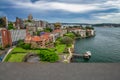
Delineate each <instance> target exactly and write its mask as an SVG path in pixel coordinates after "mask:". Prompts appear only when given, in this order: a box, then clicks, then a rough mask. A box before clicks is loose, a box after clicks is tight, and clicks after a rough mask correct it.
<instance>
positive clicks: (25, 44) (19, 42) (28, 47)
mask: <svg viewBox="0 0 120 80" xmlns="http://www.w3.org/2000/svg"><path fill="white" fill-rule="evenodd" d="M17 46H18V47H21V48H23V49H30V48H31V44H27V43H24V42H23V41H22V40H19V41H18V45H17Z"/></svg>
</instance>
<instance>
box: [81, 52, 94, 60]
mask: <svg viewBox="0 0 120 80" xmlns="http://www.w3.org/2000/svg"><path fill="white" fill-rule="evenodd" d="M91 55H92V54H91V52H90V51H87V52H86V53H84V54H83V58H84V59H88V60H89V59H90V58H91Z"/></svg>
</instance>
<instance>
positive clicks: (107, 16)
mask: <svg viewBox="0 0 120 80" xmlns="http://www.w3.org/2000/svg"><path fill="white" fill-rule="evenodd" d="M93 16H94V18H96V19H97V20H100V21H101V22H103V21H105V22H113V23H120V13H99V14H97V15H93Z"/></svg>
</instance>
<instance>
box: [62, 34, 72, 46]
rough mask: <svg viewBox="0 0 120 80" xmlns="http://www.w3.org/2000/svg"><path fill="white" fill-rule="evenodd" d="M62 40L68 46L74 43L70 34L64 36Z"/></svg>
mask: <svg viewBox="0 0 120 80" xmlns="http://www.w3.org/2000/svg"><path fill="white" fill-rule="evenodd" d="M61 42H62V43H63V44H66V46H69V45H71V44H72V43H73V39H72V38H70V37H68V36H64V37H63V38H62V40H61Z"/></svg>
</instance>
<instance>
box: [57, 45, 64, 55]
mask: <svg viewBox="0 0 120 80" xmlns="http://www.w3.org/2000/svg"><path fill="white" fill-rule="evenodd" d="M65 47H66V45H65V44H59V45H56V47H55V49H56V53H58V54H61V53H63V51H64V50H65Z"/></svg>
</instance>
